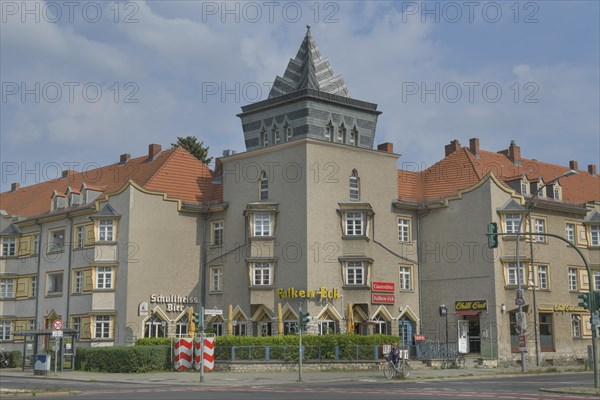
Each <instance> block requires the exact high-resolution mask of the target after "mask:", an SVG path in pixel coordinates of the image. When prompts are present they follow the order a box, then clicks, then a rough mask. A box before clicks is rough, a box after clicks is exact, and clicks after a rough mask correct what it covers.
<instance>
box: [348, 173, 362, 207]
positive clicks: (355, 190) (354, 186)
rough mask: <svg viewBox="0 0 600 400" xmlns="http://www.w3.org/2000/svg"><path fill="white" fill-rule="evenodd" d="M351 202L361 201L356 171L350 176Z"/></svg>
mask: <svg viewBox="0 0 600 400" xmlns="http://www.w3.org/2000/svg"><path fill="white" fill-rule="evenodd" d="M350 200H360V186H359V180H358V172H356V170H353V171H352V175H350Z"/></svg>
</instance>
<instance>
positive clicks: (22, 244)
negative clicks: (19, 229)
mask: <svg viewBox="0 0 600 400" xmlns="http://www.w3.org/2000/svg"><path fill="white" fill-rule="evenodd" d="M30 254H31V235H27V236H23V237H21V238H19V250H18V253H17V255H19V256H28V255H30Z"/></svg>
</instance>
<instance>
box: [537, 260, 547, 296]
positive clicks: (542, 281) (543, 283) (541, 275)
mask: <svg viewBox="0 0 600 400" xmlns="http://www.w3.org/2000/svg"><path fill="white" fill-rule="evenodd" d="M537 277H538V288H539V289H540V290H547V289H548V266H547V265H538V267H537Z"/></svg>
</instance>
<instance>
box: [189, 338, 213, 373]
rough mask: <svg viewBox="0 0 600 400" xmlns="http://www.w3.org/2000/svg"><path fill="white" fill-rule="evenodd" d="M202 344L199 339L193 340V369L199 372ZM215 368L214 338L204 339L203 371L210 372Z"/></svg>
mask: <svg viewBox="0 0 600 400" xmlns="http://www.w3.org/2000/svg"><path fill="white" fill-rule="evenodd" d="M201 351H202V342H201V340H200V338H199V337H197V338H195V339H194V368H195V369H196V370H198V371H199V370H200V360H201V358H202V357H201V353H200V352H201ZM214 368H215V338H214V337H211V338H204V370H205V371H212V370H213V369H214Z"/></svg>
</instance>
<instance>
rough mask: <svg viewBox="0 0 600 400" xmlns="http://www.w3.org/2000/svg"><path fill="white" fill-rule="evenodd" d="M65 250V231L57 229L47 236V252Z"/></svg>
mask: <svg viewBox="0 0 600 400" xmlns="http://www.w3.org/2000/svg"><path fill="white" fill-rule="evenodd" d="M64 248H65V230H64V229H57V230H54V231H50V232H49V234H48V252H60V251H63V250H64Z"/></svg>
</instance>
